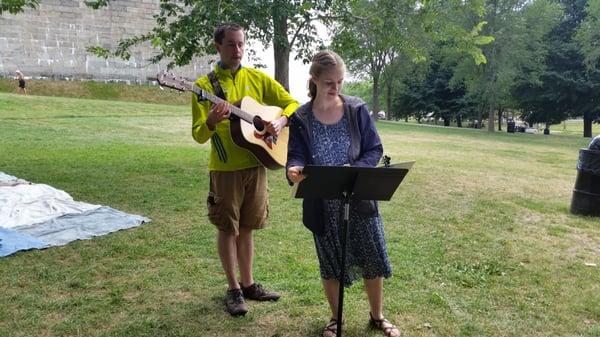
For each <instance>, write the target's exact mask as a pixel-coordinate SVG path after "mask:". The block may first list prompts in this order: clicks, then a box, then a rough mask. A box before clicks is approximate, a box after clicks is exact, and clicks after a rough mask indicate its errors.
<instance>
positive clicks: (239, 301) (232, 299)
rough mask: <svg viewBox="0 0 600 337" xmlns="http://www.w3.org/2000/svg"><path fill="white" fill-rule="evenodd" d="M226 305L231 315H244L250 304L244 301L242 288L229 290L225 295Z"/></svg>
mask: <svg viewBox="0 0 600 337" xmlns="http://www.w3.org/2000/svg"><path fill="white" fill-rule="evenodd" d="M225 307H226V308H227V312H228V313H230V314H231V316H244V315H245V314H246V313H247V312H248V306H247V305H246V302H245V301H244V294H243V293H242V289H230V290H227V294H226V295H225Z"/></svg>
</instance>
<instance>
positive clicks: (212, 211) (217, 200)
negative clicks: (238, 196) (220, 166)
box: [206, 192, 223, 224]
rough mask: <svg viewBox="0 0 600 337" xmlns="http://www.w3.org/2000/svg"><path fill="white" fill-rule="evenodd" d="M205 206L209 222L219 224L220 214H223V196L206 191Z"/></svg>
mask: <svg viewBox="0 0 600 337" xmlns="http://www.w3.org/2000/svg"><path fill="white" fill-rule="evenodd" d="M206 208H207V209H208V219H209V220H210V222H212V223H213V224H220V219H221V215H222V214H223V197H221V196H218V195H217V194H216V193H214V192H208V197H207V198H206Z"/></svg>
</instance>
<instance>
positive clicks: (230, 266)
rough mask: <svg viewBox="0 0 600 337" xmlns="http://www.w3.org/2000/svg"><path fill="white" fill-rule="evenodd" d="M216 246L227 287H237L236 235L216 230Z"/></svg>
mask: <svg viewBox="0 0 600 337" xmlns="http://www.w3.org/2000/svg"><path fill="white" fill-rule="evenodd" d="M217 248H218V250H219V257H220V258H221V265H222V266H223V270H224V271H225V276H226V277H227V286H228V287H229V289H237V288H239V287H240V285H239V284H238V281H237V278H236V275H235V274H236V273H235V267H236V261H237V247H236V236H235V234H232V233H227V232H223V231H218V234H217Z"/></svg>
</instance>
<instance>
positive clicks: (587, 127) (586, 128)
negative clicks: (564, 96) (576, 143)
mask: <svg viewBox="0 0 600 337" xmlns="http://www.w3.org/2000/svg"><path fill="white" fill-rule="evenodd" d="M583 137H587V138H592V119H591V118H590V115H589V113H587V112H586V113H584V114H583Z"/></svg>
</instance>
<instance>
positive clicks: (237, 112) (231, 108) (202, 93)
mask: <svg viewBox="0 0 600 337" xmlns="http://www.w3.org/2000/svg"><path fill="white" fill-rule="evenodd" d="M192 91H193V92H194V93H195V94H196V95H198V96H199V97H202V98H205V99H207V100H209V101H211V102H213V103H214V104H217V103H220V102H226V103H227V104H228V105H229V111H231V113H232V114H234V115H236V116H238V117H239V118H241V119H243V120H245V121H246V122H248V123H250V124H252V123H253V119H254V116H253V115H251V114H249V113H247V112H246V111H244V110H242V109H240V108H238V107H237V106H235V105H233V104H231V103H229V102H227V101H226V100H224V99H222V98H221V97H219V96H216V95H213V94H211V93H210V92H208V91H206V90H202V89H200V88H198V87H197V86H196V85H194V86H193V87H192Z"/></svg>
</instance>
